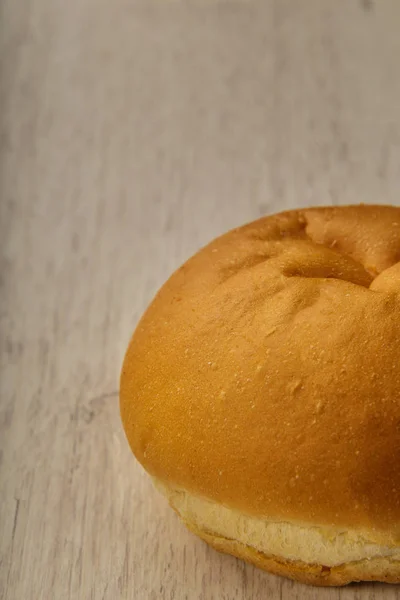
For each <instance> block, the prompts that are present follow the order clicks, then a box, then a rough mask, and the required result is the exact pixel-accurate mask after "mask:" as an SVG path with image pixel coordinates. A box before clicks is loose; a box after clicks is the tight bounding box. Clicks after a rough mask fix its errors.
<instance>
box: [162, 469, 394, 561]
mask: <svg viewBox="0 0 400 600" xmlns="http://www.w3.org/2000/svg"><path fill="white" fill-rule="evenodd" d="M153 481H154V484H155V486H156V488H157V489H158V490H159V491H160V492H161V493H162V494H163V495H165V496H166V497H167V499H168V501H169V503H170V505H171V506H172V508H173V509H174V510H175V511H176V512H177V513H178V514H179V515H180V517H181V518H182V520H183V521H184V522H185V523H187V524H188V525H189V526H190V525H191V526H192V528H193V529H197V530H200V531H204V532H205V533H208V534H211V535H213V536H216V537H221V538H225V539H229V540H236V541H239V542H240V543H241V544H244V545H246V546H249V547H250V548H254V549H255V550H256V551H258V552H261V553H263V554H265V555H267V556H276V557H280V558H282V559H285V560H290V561H302V562H304V563H309V564H321V565H326V566H327V567H335V566H338V565H342V564H345V563H351V562H356V561H362V560H366V559H367V560H371V559H376V558H390V559H393V560H400V546H393V545H379V544H377V543H374V542H372V541H371V537H372V536H373V534H371V532H368V531H365V530H364V531H359V530H352V529H347V530H345V529H341V528H337V527H327V526H318V525H307V524H300V523H293V522H284V521H276V520H273V519H261V518H257V517H254V516H249V515H245V514H243V513H241V512H239V511H238V510H235V509H232V508H228V507H226V506H222V505H220V504H217V503H215V502H212V501H210V500H208V499H205V498H201V497H199V496H196V495H193V494H190V493H189V492H187V491H186V490H183V489H177V488H174V487H172V486H170V485H166V484H164V483H163V482H161V481H160V480H158V479H155V478H153Z"/></svg>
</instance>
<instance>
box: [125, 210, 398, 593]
mask: <svg viewBox="0 0 400 600" xmlns="http://www.w3.org/2000/svg"><path fill="white" fill-rule="evenodd" d="M121 414H122V420H123V424H124V428H125V431H126V435H127V437H128V440H129V443H130V445H131V448H132V450H133V452H134V454H135V455H136V457H137V459H138V460H139V461H140V463H141V464H142V465H143V466H144V468H145V469H146V470H147V471H148V472H149V473H150V474H151V475H152V477H153V478H154V480H155V482H156V484H157V486H158V487H159V488H160V489H161V490H162V491H163V493H164V494H165V495H166V496H167V497H168V499H169V501H170V503H171V505H172V507H173V508H174V509H175V510H176V512H177V513H178V514H179V515H180V516H181V517H182V519H183V521H184V522H185V523H186V525H187V526H188V527H189V529H191V530H192V531H194V532H195V533H196V534H197V535H199V536H200V537H201V538H203V539H204V540H206V541H207V542H208V543H209V544H211V545H212V546H214V547H215V548H217V549H218V550H221V551H223V552H228V553H230V554H233V555H235V556H239V557H241V558H244V559H245V560H247V561H249V562H252V563H254V564H255V565H257V566H259V567H261V568H264V569H266V570H267V571H271V572H273V573H278V574H282V575H286V576H287V577H291V578H293V579H297V580H300V581H303V582H307V583H312V584H315V585H344V584H346V583H349V582H350V581H359V580H368V581H375V580H377V581H388V582H395V583H400V208H395V207H384V206H349V207H329V208H313V209H309V210H300V211H293V212H287V213H282V214H279V215H275V216H272V217H266V218H263V219H260V220H258V221H255V222H253V223H250V224H248V225H245V226H244V227H240V228H238V229H234V230H233V231H231V232H229V233H227V234H226V235H223V236H222V237H220V238H218V239H216V240H215V241H213V242H212V243H211V244H209V245H208V246H206V247H205V248H203V249H202V250H200V252H198V253H197V254H196V255H195V256H193V257H192V258H191V259H190V260H188V261H187V262H186V263H185V264H184V265H183V266H182V267H181V268H180V269H178V270H177V271H176V272H175V273H174V274H173V275H172V277H171V278H170V279H169V280H168V281H167V283H166V284H165V285H164V286H163V287H162V288H161V290H160V291H159V292H158V294H157V295H156V297H155V299H154V300H153V302H152V303H151V305H150V306H149V308H148V309H147V311H146V313H145V314H144V316H143V317H142V319H141V321H140V322H139V324H138V327H137V329H136V332H135V334H134V336H133V338H132V340H131V343H130V346H129V349H128V351H127V354H126V358H125V362H124V366H123V370H122V376H121Z"/></svg>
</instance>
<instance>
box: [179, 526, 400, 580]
mask: <svg viewBox="0 0 400 600" xmlns="http://www.w3.org/2000/svg"><path fill="white" fill-rule="evenodd" d="M185 525H186V527H187V528H188V529H190V531H192V533H194V534H195V535H197V536H199V537H200V538H201V539H202V540H204V541H205V542H207V544H209V545H210V546H212V547H213V548H215V550H218V552H224V553H226V554H231V555H232V556H236V557H237V558H241V559H243V560H245V561H246V562H248V563H251V564H252V565H254V566H255V567H258V568H260V569H263V570H264V571H268V572H269V573H273V574H274V575H282V576H284V577H289V579H294V580H296V581H300V582H301V583H307V584H309V585H316V586H342V585H347V584H348V583H351V582H353V581H381V582H384V583H400V561H398V560H393V559H388V558H373V559H366V560H362V561H359V562H353V563H347V564H343V565H339V566H335V567H327V566H324V565H310V564H307V563H304V562H301V561H288V560H283V559H281V558H279V557H277V556H266V555H265V554H263V553H261V552H257V550H254V548H251V547H250V546H245V545H244V544H241V543H240V542H238V541H236V540H228V539H224V538H221V537H217V536H214V535H212V534H210V533H208V532H205V531H201V530H200V529H198V528H197V527H196V526H194V525H193V524H192V523H188V522H185Z"/></svg>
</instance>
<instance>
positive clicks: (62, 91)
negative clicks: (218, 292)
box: [0, 0, 400, 600]
mask: <svg viewBox="0 0 400 600" xmlns="http://www.w3.org/2000/svg"><path fill="white" fill-rule="evenodd" d="M0 11H1V12H0V50H1V52H0V61H1V62H0V69H1V75H0V77H1V80H0V84H1V86H0V94H1V95H0V106H1V110H0V127H1V131H0V133H1V138H0V139H1V160H0V165H1V173H0V193H1V237H0V242H1V265H0V267H1V313H0V319H1V320H0V327H1V336H0V337H1V340H0V341H1V357H0V361H1V362H0V368H1V373H0V377H1V379H0V381H1V383H0V386H1V408H0V427H1V430H0V434H1V451H0V464H1V483H0V498H1V500H0V559H1V564H0V571H1V574H0V597H1V599H7V600H64V599H73V600H77V599H78V600H90V599H95V600H102V599H104V600H119V599H124V600H131V599H135V600H147V599H151V600H158V599H161V600H163V599H165V600H167V599H168V600H184V599H188V600H196V599H202V600H237V599H241V600H247V599H254V600H258V599H265V598H279V599H281V600H289V599H291V600H295V599H301V600H306V599H307V600H308V599H317V598H318V599H322V600H328V599H329V600H339V599H341V600H355V599H360V600H361V599H369V600H372V599H375V600H377V599H382V598H384V599H386V600H394V599H395V598H397V599H400V589H399V587H397V588H396V586H384V585H365V586H361V585H355V586H350V587H348V588H344V589H342V590H336V589H313V588H308V587H306V586H303V585H299V584H296V583H293V582H290V581H288V580H285V579H281V578H279V577H274V576H270V575H268V574H266V573H263V572H261V571H258V570H256V569H254V568H252V567H250V566H247V565H245V564H244V563H242V562H240V561H237V560H235V559H233V558H230V557H227V556H222V555H219V554H217V553H216V552H214V551H212V550H211V549H209V548H208V547H207V546H206V545H205V544H203V543H202V542H200V541H198V540H197V539H196V538H194V537H193V536H192V535H190V534H189V533H187V532H186V530H185V529H184V527H183V526H182V525H181V524H180V523H179V522H178V520H177V518H176V517H175V515H174V514H172V511H171V510H170V509H169V508H168V507H167V506H166V503H165V502H164V500H163V499H162V498H161V497H160V496H159V495H158V494H157V493H156V492H155V491H154V490H153V488H152V486H151V485H150V483H149V480H148V478H147V477H146V475H145V474H144V472H143V471H142V469H141V468H140V467H139V466H138V464H136V462H135V460H134V459H133V457H132V455H131V453H130V451H129V449H128V445H127V443H126V440H125V438H124V435H123V432H122V428H121V423H120V418H119V412H118V377H119V370H120V366H121V361H122V357H123V354H124V351H125V348H126V345H127V343H128V339H129V337H130V335H131V332H132V330H133V328H134V326H135V324H136V322H137V320H138V318H139V316H140V314H141V313H142V311H143V310H144V308H145V306H146V304H147V303H148V302H149V300H150V299H151V298H152V296H153V294H154V292H155V291H156V290H157V288H158V286H160V285H161V284H162V283H163V281H164V280H165V279H166V277H167V276H168V275H169V274H170V273H171V271H172V270H173V269H174V268H175V267H177V266H178V265H179V264H180V263H181V262H182V261H183V260H184V259H185V258H187V257H188V256H189V255H190V254H191V253H193V252H194V251H195V250H196V249H198V248H199V247H200V246H201V245H202V244H204V243H205V242H207V241H208V240H210V239H211V238H213V237H214V236H215V235H217V234H219V233H221V232H223V231H224V230H226V229H228V228H231V227H233V226H235V225H238V224H240V223H242V222H244V221H247V220H251V219H253V218H256V217H258V216H260V215H264V214H266V213H269V212H271V211H277V210H279V209H285V208H289V207H295V206H304V205H316V204H321V203H322V204H344V203H351V202H360V201H363V202H367V203H370V202H371V203H372V202H377V203H393V204H399V202H400V68H399V56H400V35H399V29H400V2H398V0H379V1H378V0H375V1H374V0H359V1H357V0H303V1H302V2H298V1H297V0H276V1H273V0H260V1H259V2H258V1H255V0H241V1H240V0H232V1H230V0H219V1H215V0H214V1H213V0H186V1H185V0H158V1H157V0H141V1H139V0H112V1H110V0H68V1H65V0H18V1H17V0H2V1H1V8H0Z"/></svg>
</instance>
